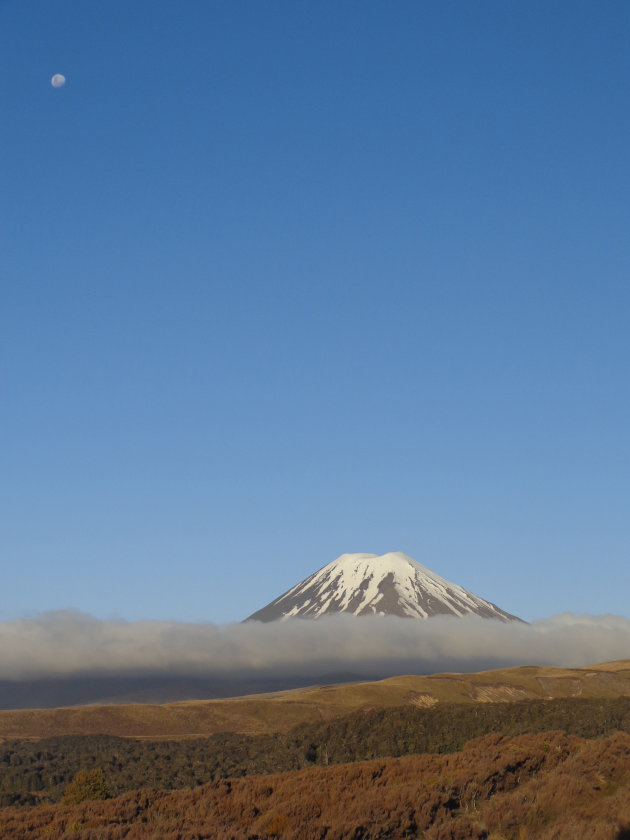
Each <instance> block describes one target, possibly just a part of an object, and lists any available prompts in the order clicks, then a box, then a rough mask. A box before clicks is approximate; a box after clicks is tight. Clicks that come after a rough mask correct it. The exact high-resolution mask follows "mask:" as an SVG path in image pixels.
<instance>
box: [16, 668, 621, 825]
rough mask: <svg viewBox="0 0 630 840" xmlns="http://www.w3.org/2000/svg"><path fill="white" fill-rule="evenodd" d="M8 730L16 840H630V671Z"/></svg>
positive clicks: (46, 719) (486, 679)
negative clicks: (43, 839)
mask: <svg viewBox="0 0 630 840" xmlns="http://www.w3.org/2000/svg"><path fill="white" fill-rule="evenodd" d="M0 718H1V719H2V720H1V721H0V725H1V726H2V727H3V728H0V732H3V733H4V737H3V738H0V805H4V806H7V807H0V838H3V840H4V838H6V839H7V840H17V839H18V838H19V840H30V838H50V839H51V840H70V838H84V840H122V838H125V839H126V840H134V838H138V840H142V839H143V838H164V840H176V838H177V840H193V838H195V840H201V838H208V839H209V838H212V839H213V840H214V839H215V838H216V840H271V838H286V840H342V838H344V840H345V838H348V840H385V838H401V840H402V838H425V840H447V839H448V840H565V838H566V840H630V662H628V661H624V662H618V663H608V664H604V665H599V666H592V667H590V668H581V669H551V668H536V667H528V668H512V669H503V670H500V671H488V672H483V673H480V674H467V675H462V674H441V675H436V676H434V677H399V678H394V679H391V680H384V681H382V682H378V683H363V684H354V685H340V686H330V687H323V688H316V689H308V690H298V691H292V692H279V693H275V694H271V695H265V696H257V697H247V698H237V699H234V700H231V701H209V702H205V703H178V704H168V705H167V706H163V707H160V706H140V705H135V706H127V707H95V708H94V707H91V708H76V709H57V710H45V711H42V710H33V711H27V712H5V713H0ZM77 730H78V731H77ZM68 732H70V733H74V734H68ZM121 735H123V736H125V737H121ZM280 771H282V772H280ZM18 806H19V807H18Z"/></svg>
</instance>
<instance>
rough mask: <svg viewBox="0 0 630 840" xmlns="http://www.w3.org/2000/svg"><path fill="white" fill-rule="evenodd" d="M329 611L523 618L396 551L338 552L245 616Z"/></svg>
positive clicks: (298, 615) (263, 618)
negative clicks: (339, 554)
mask: <svg viewBox="0 0 630 840" xmlns="http://www.w3.org/2000/svg"><path fill="white" fill-rule="evenodd" d="M333 613H351V614H352V615H397V616H401V617H403V618H430V617H431V616H434V615H456V616H462V615H467V614H470V613H473V614H475V615H480V616H482V617H483V618H498V619H501V621H520V620H521V619H519V618H517V617H516V616H514V615H510V613H507V612H505V611H504V610H502V609H500V608H499V607H497V606H496V604H492V603H491V602H490V601H485V600H484V599H483V598H479V596H478V595H473V594H472V592H468V591H467V590H466V589H462V587H461V586H458V585H457V584H456V583H450V581H448V580H445V579H444V578H442V577H440V576H439V575H436V574H435V572H432V571H431V569H427V567H426V566H423V565H422V563H418V562H417V561H416V560H413V559H412V558H411V557H408V556H407V555H406V554H403V553H402V552H400V551H394V552H391V553H389V554H382V555H378V554H342V555H341V557H338V558H337V559H336V560H334V561H333V562H332V563H329V564H328V565H327V566H324V568H323V569H320V570H319V571H318V572H315V573H314V574H312V575H311V576H310V577H307V578H306V579H305V580H303V581H301V582H300V583H298V584H296V585H295V586H294V587H293V588H292V589H289V591H288V592H285V593H284V595H280V597H279V598H276V599H275V601H272V602H271V603H270V604H267V606H266V607H263V608H262V609H261V610H258V611H257V612H255V613H254V614H253V615H250V616H249V618H248V619H246V621H250V620H255V621H276V620H277V619H283V618H319V617H320V616H322V615H331V614H333Z"/></svg>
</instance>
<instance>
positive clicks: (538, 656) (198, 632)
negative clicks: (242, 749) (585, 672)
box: [0, 610, 630, 680]
mask: <svg viewBox="0 0 630 840" xmlns="http://www.w3.org/2000/svg"><path fill="white" fill-rule="evenodd" d="M625 658H630V619H628V618H623V617H620V616H610V615H606V616H588V615H570V614H563V615H558V616H554V617H553V618H549V619H545V620H542V621H536V622H533V623H532V624H521V623H518V622H511V623H509V624H504V623H502V622H499V621H491V620H488V619H482V618H477V617H476V616H467V617H464V618H452V617H447V616H444V617H436V618H432V619H429V620H427V621H420V620H413V619H402V618H394V617H364V618H354V617H352V616H344V615H340V616H331V617H325V618H322V619H319V620H318V621H306V620H303V621H300V620H292V621H284V622H274V623H270V624H261V623H259V622H248V623H245V624H228V625H213V624H186V623H175V622H162V621H136V622H126V621H100V620H98V619H95V618H93V617H91V616H89V615H86V614H85V613H80V612H76V611H72V610H66V611H59V612H49V613H44V614H42V615H40V616H37V617H35V618H31V619H21V620H16V621H9V622H0V679H5V680H6V679H8V680H30V679H41V678H48V677H78V676H83V675H88V674H89V675H94V676H96V675H103V676H105V675H117V676H131V675H133V676H139V675H172V676H177V675H182V676H183V675H186V676H203V677H217V678H231V677H239V678H247V677H254V676H261V675H263V676H266V677H277V676H291V677H308V676H309V675H313V677H314V678H316V677H317V676H319V675H321V674H326V673H331V672H344V673H349V672H352V673H357V674H362V675H365V674H371V675H380V676H387V675H390V674H402V673H425V674H426V673H435V672H437V671H442V670H460V671H474V670H479V669H482V668H497V667H503V666H507V665H523V664H535V665H558V666H580V665H587V664H593V663H596V662H605V661H610V660H614V659H625Z"/></svg>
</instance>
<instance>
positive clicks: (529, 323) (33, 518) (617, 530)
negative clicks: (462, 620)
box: [0, 0, 630, 622]
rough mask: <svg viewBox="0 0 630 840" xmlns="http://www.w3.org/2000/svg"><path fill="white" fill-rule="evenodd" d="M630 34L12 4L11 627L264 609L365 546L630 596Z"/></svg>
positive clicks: (6, 606)
mask: <svg viewBox="0 0 630 840" xmlns="http://www.w3.org/2000/svg"><path fill="white" fill-rule="evenodd" d="M629 38H630V5H629V4H628V3H627V2H625V0H624V2H597V3H595V2H588V3H585V2H579V0H578V2H573V0H572V2H552V3H549V2H548V0H545V2H527V3H525V2H522V3H505V2H503V0H501V2H486V0H483V2H478V3H470V2H464V0H460V2H448V0H446V1H445V0H440V2H437V0H436V2H417V0H416V2H402V0H401V2H392V3H390V2H384V1H383V2H368V1H366V0H361V2H349V1H347V0H341V2H340V0H335V2H329V1H327V2H324V1H323V0H317V2H309V3H307V2H296V0H291V2H253V0H252V2H242V0H222V1H221V2H216V1H215V0H189V1H188V2H185V3H172V2H164V1H163V0H151V2H149V1H148V0H134V2H131V3H130V2H128V0H125V2H123V0H106V2H103V0H90V1H89V2H85V0H65V2H63V3H53V2H50V0H0V56H1V58H0V60H1V62H2V72H1V73H0V114H1V120H0V272H1V273H0V292H1V296H0V387H1V410H0V428H1V439H0V472H1V475H2V480H1V482H0V510H1V514H0V518H1V520H2V526H1V528H0V541H1V542H0V564H1V566H2V587H1V595H0V618H1V619H12V618H15V617H18V616H24V615H32V614H33V613H35V612H38V611H40V610H45V609H56V608H60V607H66V606H72V607H76V608H79V609H82V610H86V611H88V612H92V613H93V614H95V615H97V616H100V617H112V616H122V617H126V618H129V619H135V618H142V617H151V618H169V619H184V620H205V619H208V620H212V621H217V622H225V621H230V620H237V619H241V618H243V617H244V616H245V615H247V614H249V613H250V612H252V611H253V610H255V609H257V608H258V607H261V606H262V605H263V604H265V603H266V602H268V601H269V600H271V599H272V598H273V597H275V596H276V595H277V594H279V592H281V591H283V590H285V589H286V588H288V587H289V586H291V585H293V584H294V583H296V582H297V581H298V580H300V579H301V578H303V577H305V576H306V575H308V574H310V573H311V572H313V571H314V570H315V569H317V568H319V567H320V566H322V565H324V564H325V563H327V562H329V561H330V560H332V559H334V558H335V557H336V556H337V555H339V554H341V553H343V552H352V551H367V552H377V553H382V552H385V551H405V552H407V553H408V554H410V555H411V556H413V557H415V558H416V559H417V560H419V561H421V562H423V563H425V564H426V565H428V566H430V567H431V568H433V569H434V570H435V571H436V572H438V573H439V574H442V575H444V576H445V577H447V578H449V579H451V580H454V581H456V582H457V583H460V584H461V585H463V586H465V587H466V588H468V589H471V590H472V591H474V592H476V593H478V594H480V595H482V596H483V597H486V598H489V599H490V600H493V601H495V602H497V603H498V604H500V605H501V606H502V607H503V608H505V609H508V610H510V611H511V612H514V613H517V614H519V615H521V616H522V617H524V618H527V619H533V618H537V617H541V616H547V615H551V614H553V613H557V612H561V611H564V610H570V611H585V612H589V613H603V612H613V613H619V614H623V615H630V609H629V607H628V585H629V584H630V572H629V567H630V442H629V441H630V436H629V430H630V371H629V358H630V282H629V281H630V277H629V268H630V234H629V230H630V212H629V207H630V199H629V196H630V152H629V150H630V110H629V108H628V102H629V101H630V50H629V49H628V43H629ZM54 73H63V74H65V75H66V76H67V84H66V86H65V87H64V88H60V89H57V90H55V89H53V88H52V87H51V85H50V77H51V76H52V75H53V74H54Z"/></svg>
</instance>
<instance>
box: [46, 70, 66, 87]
mask: <svg viewBox="0 0 630 840" xmlns="http://www.w3.org/2000/svg"><path fill="white" fill-rule="evenodd" d="M65 83H66V77H65V76H62V75H61V73H55V75H54V76H53V77H52V79H51V80H50V84H51V85H52V86H53V87H54V88H60V87H63V86H64V85H65Z"/></svg>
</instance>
